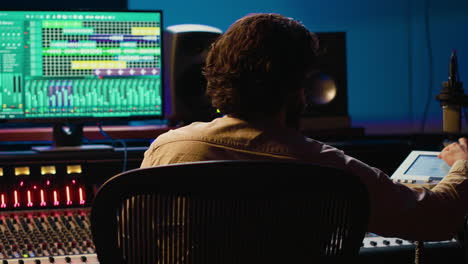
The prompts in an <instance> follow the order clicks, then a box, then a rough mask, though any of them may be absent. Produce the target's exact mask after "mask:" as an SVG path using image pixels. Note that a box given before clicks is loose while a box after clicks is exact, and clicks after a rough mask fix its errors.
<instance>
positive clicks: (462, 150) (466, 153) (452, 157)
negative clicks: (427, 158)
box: [438, 137, 468, 166]
mask: <svg viewBox="0 0 468 264" xmlns="http://www.w3.org/2000/svg"><path fill="white" fill-rule="evenodd" d="M467 144H468V141H467V139H466V138H464V137H462V138H460V139H458V143H457V142H454V143H452V144H450V145H448V146H446V147H445V148H444V149H443V150H442V151H441V152H440V154H439V156H438V158H439V159H443V160H445V162H447V164H448V165H449V166H452V165H453V163H455V161H457V160H468V145H467Z"/></svg>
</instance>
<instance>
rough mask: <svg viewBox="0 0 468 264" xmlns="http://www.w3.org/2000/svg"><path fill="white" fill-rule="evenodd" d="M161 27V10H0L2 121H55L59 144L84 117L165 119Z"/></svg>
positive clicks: (67, 141) (72, 138) (69, 140)
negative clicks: (68, 128)
mask: <svg viewBox="0 0 468 264" xmlns="http://www.w3.org/2000/svg"><path fill="white" fill-rule="evenodd" d="M162 30H163V27H162V11H160V10H154V11H148V10H145V11H134V10H132V11H90V10H77V11H72V10H66V11H57V10H55V11H49V10H0V53H1V56H0V90H1V93H0V103H1V104H0V121H4V122H40V123H52V124H54V145H56V146H59V145H80V143H81V134H82V126H83V125H82V124H83V123H84V122H90V121H100V122H101V121H109V120H138V119H159V118H163V117H164V113H163V109H164V107H163V98H164V97H163V94H162V93H163V80H162V76H163V74H162V70H163V69H162V65H163V64H162V54H163V52H162V48H163V47H162V43H163V42H162V34H161V32H162ZM63 124H71V125H72V126H75V128H76V129H75V131H72V133H71V134H74V135H70V132H66V133H63V131H62V128H63Z"/></svg>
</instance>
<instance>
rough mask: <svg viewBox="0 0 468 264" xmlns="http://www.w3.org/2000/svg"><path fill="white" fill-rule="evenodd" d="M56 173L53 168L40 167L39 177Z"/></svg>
mask: <svg viewBox="0 0 468 264" xmlns="http://www.w3.org/2000/svg"><path fill="white" fill-rule="evenodd" d="M55 173H57V171H56V169H55V166H41V175H46V174H54V175H55Z"/></svg>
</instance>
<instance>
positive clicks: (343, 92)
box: [301, 32, 351, 130]
mask: <svg viewBox="0 0 468 264" xmlns="http://www.w3.org/2000/svg"><path fill="white" fill-rule="evenodd" d="M316 34H317V36H318V38H319V43H320V55H319V58H318V65H317V66H318V67H317V70H318V71H317V72H316V73H315V74H313V75H312V76H311V77H310V78H309V80H308V82H307V85H306V98H307V108H306V110H305V113H304V115H303V118H302V122H301V127H302V130H325V129H340V128H348V127H350V125H351V124H350V123H351V120H350V117H349V115H348V94H347V70H346V67H347V64H346V33H345V32H319V33H316Z"/></svg>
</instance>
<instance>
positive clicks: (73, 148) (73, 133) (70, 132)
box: [32, 123, 114, 152]
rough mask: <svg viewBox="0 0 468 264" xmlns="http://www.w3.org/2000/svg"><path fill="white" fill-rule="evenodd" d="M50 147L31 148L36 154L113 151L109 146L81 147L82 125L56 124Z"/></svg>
mask: <svg viewBox="0 0 468 264" xmlns="http://www.w3.org/2000/svg"><path fill="white" fill-rule="evenodd" d="M52 140H53V144H52V146H38V147H32V149H33V150H34V151H37V152H81V151H114V147H112V146H109V145H82V143H83V124H81V123H79V124H77V123H72V124H64V123H56V124H54V127H53V134H52Z"/></svg>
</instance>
